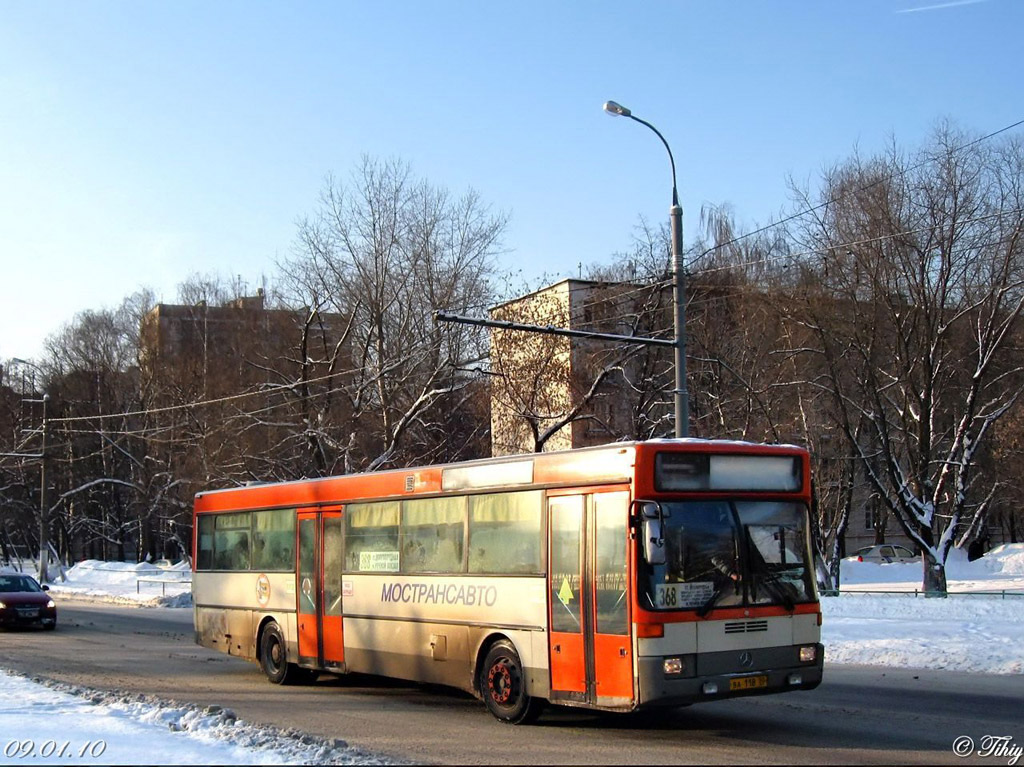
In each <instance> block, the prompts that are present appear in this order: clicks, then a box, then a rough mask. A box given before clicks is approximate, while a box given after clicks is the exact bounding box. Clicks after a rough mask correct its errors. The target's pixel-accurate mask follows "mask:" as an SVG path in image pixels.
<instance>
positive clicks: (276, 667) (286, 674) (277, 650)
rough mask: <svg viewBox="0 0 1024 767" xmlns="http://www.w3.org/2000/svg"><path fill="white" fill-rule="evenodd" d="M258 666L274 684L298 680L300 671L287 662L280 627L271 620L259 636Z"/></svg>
mask: <svg viewBox="0 0 1024 767" xmlns="http://www.w3.org/2000/svg"><path fill="white" fill-rule="evenodd" d="M260 667H261V668H262V669H263V673H264V674H266V675H267V679H269V680H270V681H271V682H273V683H274V684H291V683H293V682H297V681H299V679H298V677H299V676H300V673H299V672H300V671H302V670H303V669H299V668H298V666H296V665H295V664H294V663H289V662H288V653H287V652H286V651H285V646H284V637H283V636H281V627H280V626H278V625H277V624H276V623H274V622H271V623H268V624H267V627H266V628H265V629H263V634H262V635H261V636H260Z"/></svg>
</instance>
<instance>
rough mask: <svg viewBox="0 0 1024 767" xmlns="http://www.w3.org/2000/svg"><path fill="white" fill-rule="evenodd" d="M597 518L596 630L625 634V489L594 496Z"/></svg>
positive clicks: (627, 503) (626, 627)
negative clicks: (621, 491) (622, 491)
mask: <svg viewBox="0 0 1024 767" xmlns="http://www.w3.org/2000/svg"><path fill="white" fill-rule="evenodd" d="M594 508H595V517H596V520H597V530H596V544H597V546H596V548H597V562H596V565H597V566H596V571H595V583H594V594H595V612H596V614H597V633H598V634H628V633H629V631H628V626H627V613H626V592H627V590H626V521H627V512H628V508H629V494H628V493H599V494H597V495H595V496H594Z"/></svg>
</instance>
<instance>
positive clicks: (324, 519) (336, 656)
mask: <svg viewBox="0 0 1024 767" xmlns="http://www.w3.org/2000/svg"><path fill="white" fill-rule="evenodd" d="M298 523H299V530H298V537H299V546H298V552H299V561H298V565H299V566H298V572H297V578H298V584H297V586H298V588H297V589H296V601H297V604H296V608H297V612H298V626H299V662H300V663H301V664H302V665H304V666H317V667H319V668H324V667H331V666H342V665H343V664H344V661H345V653H344V644H343V640H342V609H341V564H342V551H341V511H340V510H335V509H331V510H327V511H314V510H300V511H299V513H298Z"/></svg>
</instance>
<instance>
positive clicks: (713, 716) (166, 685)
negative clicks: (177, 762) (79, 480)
mask: <svg viewBox="0 0 1024 767" xmlns="http://www.w3.org/2000/svg"><path fill="white" fill-rule="evenodd" d="M59 610H60V623H59V626H58V629H57V631H55V632H43V631H11V632H4V631H0V668H7V669H13V670H17V671H21V672H24V673H29V674H33V675H38V676H43V677H48V678H51V679H56V680H60V681H63V682H69V683H74V684H81V685H86V686H89V687H93V688H97V689H103V690H115V691H125V692H143V693H147V694H150V695H154V696H157V697H159V698H163V699H167V700H173V701H178V702H191V703H196V704H199V705H209V704H217V705H220V706H225V707H228V708H231V709H233V710H234V711H235V713H236V714H237V715H238V716H239V717H240V718H241V719H245V720H247V721H251V722H259V723H266V724H273V725H276V726H278V727H282V728H286V727H295V728H298V729H300V730H303V731H305V732H309V733H313V734H316V735H320V736H323V737H329V738H341V739H343V740H346V741H348V742H349V743H351V744H352V745H355V746H359V747H361V748H363V749H366V750H369V751H373V752H376V753H378V754H382V755H384V756H390V757H393V758H395V759H399V760H408V761H412V762H418V763H435V764H436V763H441V764H452V763H455V764H658V765H662V764H680V763H690V764H692V763H701V764H798V763H803V764H822V763H834V764H893V763H902V764H911V763H915V764H936V763H963V762H964V761H968V762H976V763H981V764H1007V763H1008V761H1009V760H1008V759H1007V758H995V757H990V758H980V757H975V758H973V759H968V760H962V759H959V758H958V757H956V756H955V755H954V754H953V752H952V744H953V741H954V739H955V738H956V737H957V736H961V735H967V736H970V737H972V738H974V740H975V742H976V743H980V742H981V738H982V737H983V736H986V735H1008V736H1011V738H1012V740H1013V742H1014V743H1016V744H1020V745H1024V716H1022V714H1024V679H1022V678H1021V677H1019V676H994V675H984V674H961V673H949V672H942V671H929V670H913V671H908V670H893V669H879V668H871V667H851V666H831V667H830V666H829V665H828V664H827V663H826V668H825V670H826V675H825V682H823V683H822V685H821V686H820V687H819V688H818V689H817V690H814V691H811V692H795V693H790V694H786V695H773V696H765V697H759V698H746V699H741V700H732V701H720V702H716V703H706V704H701V705H696V706H692V707H689V708H684V709H678V710H674V711H671V712H668V713H666V714H662V715H657V716H652V715H649V714H632V715H611V714H601V713H594V712H581V711H576V710H572V709H557V708H549V709H548V710H547V711H546V712H545V714H544V715H543V716H542V717H541V719H540V722H539V723H538V724H536V725H533V726H527V727H512V726H509V725H503V724H501V723H499V722H497V721H496V720H494V719H493V718H492V717H491V716H490V715H489V714H488V713H487V712H486V710H485V709H484V707H483V705H482V704H481V703H479V702H478V701H476V700H474V699H473V698H472V697H470V696H468V695H465V694H462V693H459V692H457V691H454V690H448V689H444V688H436V687H428V686H422V685H412V684H406V683H402V682H396V681H391V680H385V679H380V678H377V677H367V676H361V675H353V676H350V677H346V678H337V677H331V676H329V675H324V677H323V678H321V680H320V681H318V682H317V683H316V684H313V685H311V686H306V687H275V686H273V685H271V684H270V683H268V682H267V681H266V680H265V679H264V678H263V676H262V675H261V674H260V672H259V669H258V668H257V667H256V665H255V664H250V663H246V662H244V661H240V660H238V659H237V658H229V657H227V656H224V655H221V654H219V653H216V652H213V651H211V650H207V649H205V648H201V647H198V646H196V645H195V644H194V643H193V636H192V623H191V621H192V612H191V611H190V610H166V609H164V610H153V609H144V608H131V607H119V606H113V605H105V604H85V603H74V602H70V601H67V600H61V602H60V606H59ZM826 658H827V648H826ZM54 726H56V723H55V722H52V721H51V722H39V723H26V727H27V728H28V729H32V728H39V732H29V731H26V732H24V733H21V734H20V735H19V737H30V738H35V739H37V740H40V739H45V738H49V737H55V735H54V733H52V732H49V731H48V730H47V728H48V727H50V728H52V727H54ZM1022 763H1024V761H1022Z"/></svg>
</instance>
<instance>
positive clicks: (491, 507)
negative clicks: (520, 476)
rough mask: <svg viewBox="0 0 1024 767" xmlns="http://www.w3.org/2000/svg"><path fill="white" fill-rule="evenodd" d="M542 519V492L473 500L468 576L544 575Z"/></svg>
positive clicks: (502, 494)
mask: <svg viewBox="0 0 1024 767" xmlns="http://www.w3.org/2000/svg"><path fill="white" fill-rule="evenodd" d="M543 519H544V515H543V507H542V494H541V492H540V491H539V490H530V491H527V492H521V493H493V494H490V495H477V496H472V497H471V498H470V499H469V572H471V573H540V572H542V567H543V563H542V561H541V551H542V550H543V549H542V543H543V531H542V524H543Z"/></svg>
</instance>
